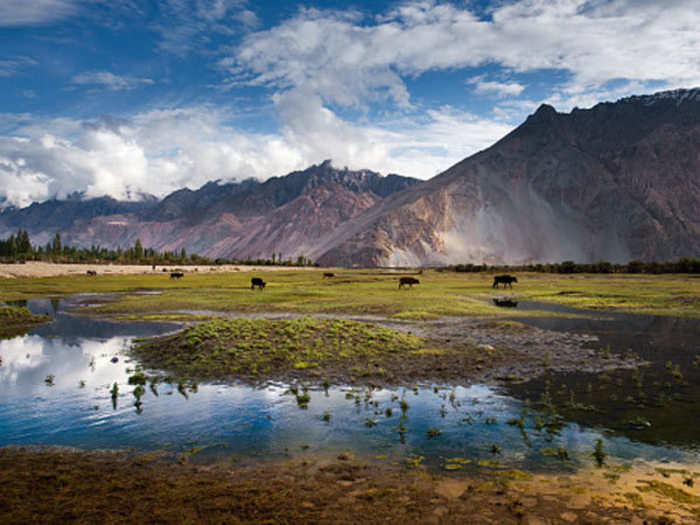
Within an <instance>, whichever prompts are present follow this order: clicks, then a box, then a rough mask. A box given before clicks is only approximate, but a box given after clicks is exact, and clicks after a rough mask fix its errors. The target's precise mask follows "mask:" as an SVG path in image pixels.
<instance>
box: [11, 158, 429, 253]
mask: <svg viewBox="0 0 700 525" xmlns="http://www.w3.org/2000/svg"><path fill="white" fill-rule="evenodd" d="M416 183H418V181H417V180H416V179H411V178H409V177H401V176H399V175H388V176H386V177H383V176H381V175H379V174H377V173H373V172H370V171H367V170H361V171H350V170H347V169H345V170H338V169H335V168H333V166H332V165H331V163H330V161H325V162H323V163H322V164H319V165H316V166H311V167H310V168H308V169H306V170H303V171H297V172H293V173H290V174H288V175H286V176H284V177H272V178H270V179H268V180H266V181H265V182H260V181H256V180H252V179H251V180H246V181H243V182H240V183H227V184H220V183H219V182H218V181H217V182H210V183H207V184H205V185H204V186H202V187H201V188H199V189H198V190H189V189H182V190H178V191H175V192H173V193H171V194H170V195H168V196H166V197H165V198H164V199H163V200H161V201H157V202H151V201H149V202H144V203H118V202H117V201H113V200H110V199H109V198H107V197H105V198H103V199H93V200H89V201H78V200H76V202H75V203H72V202H71V203H69V202H67V201H48V202H47V203H42V204H34V205H32V206H30V207H29V208H25V209H24V210H8V211H7V212H6V213H5V214H4V215H1V216H0V230H2V228H3V224H4V225H5V226H4V227H5V229H6V230H7V231H8V232H9V231H10V230H11V229H16V226H22V227H23V228H26V229H28V230H29V233H30V235H31V236H32V239H33V240H34V239H36V238H41V239H44V238H48V237H50V236H51V235H53V233H54V232H55V231H60V232H61V234H62V236H63V240H64V243H65V244H72V245H76V246H91V245H100V246H105V247H111V248H115V247H117V246H121V247H126V246H130V245H133V243H134V242H135V241H136V239H137V238H138V239H140V240H141V243H142V244H143V245H144V246H146V247H152V248H155V249H157V250H180V249H182V248H185V249H186V250H187V251H188V252H190V253H192V252H196V253H199V254H201V255H206V256H210V257H226V258H248V257H250V258H261V257H270V256H271V255H272V253H273V252H274V253H277V254H279V253H282V254H283V255H284V256H285V257H296V256H298V255H306V254H307V253H308V252H309V251H311V250H312V248H313V246H314V245H315V242H316V240H317V239H318V238H319V237H320V236H322V235H324V234H325V233H327V232H329V231H333V230H335V229H336V228H338V227H339V226H340V225H341V224H343V223H344V222H346V221H347V220H349V219H351V218H352V217H354V216H356V215H357V214H359V213H360V212H362V211H363V210H365V209H367V208H370V207H372V206H374V205H375V204H377V203H378V202H380V201H381V200H382V199H383V198H384V197H385V196H387V195H390V194H392V193H394V192H396V191H400V190H403V189H405V188H407V187H410V186H412V185H414V184H416ZM81 203H82V204H81ZM100 203H103V204H104V203H111V204H112V205H111V206H107V205H106V204H105V205H104V210H103V211H104V213H96V212H95V211H96V210H98V209H99V204H100ZM34 209H41V210H43V215H42V216H41V217H37V219H36V220H30V219H32V218H33V217H34V216H35V215H37V214H36V213H35V212H34V211H32V210H34ZM52 214H62V220H61V221H59V222H57V223H55V224H53V223H52V220H51V217H52ZM35 242H36V241H35Z"/></svg>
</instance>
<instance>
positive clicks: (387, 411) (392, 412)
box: [384, 407, 394, 417]
mask: <svg viewBox="0 0 700 525" xmlns="http://www.w3.org/2000/svg"><path fill="white" fill-rule="evenodd" d="M384 415H385V416H386V417H391V416H392V415H394V411H393V410H392V409H391V407H387V409H386V410H385V411H384Z"/></svg>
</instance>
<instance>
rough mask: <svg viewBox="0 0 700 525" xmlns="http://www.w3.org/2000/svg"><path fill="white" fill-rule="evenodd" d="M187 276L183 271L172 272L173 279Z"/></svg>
mask: <svg viewBox="0 0 700 525" xmlns="http://www.w3.org/2000/svg"><path fill="white" fill-rule="evenodd" d="M184 276H185V274H184V273H183V272H170V278H171V279H182V278H183V277H184Z"/></svg>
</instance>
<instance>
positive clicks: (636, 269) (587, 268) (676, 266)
mask: <svg viewBox="0 0 700 525" xmlns="http://www.w3.org/2000/svg"><path fill="white" fill-rule="evenodd" d="M446 269H447V270H450V271H454V272H541V273H652V274H659V273H700V259H697V258H694V257H682V258H680V259H678V260H677V261H666V262H644V261H630V262H628V263H627V264H613V263H610V262H607V261H600V262H595V263H587V264H579V263H575V262H574V261H563V262H560V263H547V264H524V265H514V266H508V265H505V266H503V265H495V266H489V265H487V264H456V265H452V266H448V267H447V268H446Z"/></svg>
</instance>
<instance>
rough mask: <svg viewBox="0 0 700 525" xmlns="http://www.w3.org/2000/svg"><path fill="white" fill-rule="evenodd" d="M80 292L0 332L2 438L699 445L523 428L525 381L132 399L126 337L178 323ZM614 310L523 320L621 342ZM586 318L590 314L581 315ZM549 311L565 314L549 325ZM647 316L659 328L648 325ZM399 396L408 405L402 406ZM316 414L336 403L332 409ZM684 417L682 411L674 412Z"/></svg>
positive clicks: (584, 454) (243, 451) (187, 391)
mask: <svg viewBox="0 0 700 525" xmlns="http://www.w3.org/2000/svg"><path fill="white" fill-rule="evenodd" d="M75 301H76V298H72V299H68V300H60V301H56V300H53V301H50V300H31V301H29V302H28V303H27V306H28V307H29V308H30V309H31V310H32V311H34V312H44V313H49V314H51V315H55V317H56V320H55V321H54V322H53V323H51V324H48V325H45V326H42V327H39V328H37V329H35V330H33V331H32V332H30V334H29V335H26V336H23V337H16V338H13V339H9V340H4V341H0V357H1V358H2V366H0V446H2V445H7V444H45V445H63V446H74V447H81V448H88V449H95V448H109V449H123V448H133V449H136V450H156V449H166V450H171V451H173V452H182V451H187V450H192V449H193V448H194V447H196V449H197V450H199V451H198V452H197V453H196V454H195V456H194V457H193V459H198V460H200V461H211V460H215V459H219V458H221V457H222V456H227V457H231V456H239V457H247V458H251V457H255V458H259V457H266V458H284V457H291V456H294V455H297V454H304V453H307V452H323V453H326V452H327V453H337V452H339V451H352V452H354V453H356V454H360V455H374V456H376V455H381V456H387V458H389V459H396V460H401V459H404V458H406V457H408V456H411V455H420V456H424V457H425V458H426V459H425V461H426V463H428V464H432V465H435V466H440V465H442V464H445V463H447V462H449V459H448V458H454V457H460V458H469V459H471V460H473V461H474V462H477V461H479V460H482V461H483V460H490V461H493V460H495V461H498V462H499V463H500V464H502V465H507V466H513V467H519V468H527V469H559V468H562V465H571V466H573V465H574V464H576V463H577V462H579V461H591V459H590V452H591V450H592V449H593V446H594V444H595V441H596V440H597V439H599V438H600V439H603V441H604V446H605V451H606V452H607V453H608V454H610V455H611V456H616V457H619V458H625V459H632V458H644V459H662V460H663V459H669V460H679V461H697V460H698V457H700V455H699V454H698V443H699V442H700V435H697V434H696V433H695V432H690V434H689V435H690V439H687V440H686V441H684V442H682V443H680V444H675V445H674V446H670V445H667V444H665V443H663V442H662V443H653V442H652V443H650V442H649V440H646V442H644V441H643V440H642V439H635V436H634V434H632V435H625V434H624V433H620V432H609V431H608V430H607V429H606V428H605V427H604V426H601V425H600V424H593V423H592V424H590V425H585V424H584V425H581V424H578V423H576V422H574V419H575V418H572V420H570V421H568V422H566V423H565V424H564V426H563V428H562V429H561V431H560V433H559V434H555V435H550V434H548V433H547V432H545V431H543V430H539V431H538V430H536V429H535V427H534V422H533V421H534V419H533V417H532V416H533V415H537V412H536V411H535V410H534V409H533V410H530V412H529V414H528V417H526V418H525V419H524V422H525V424H524V428H523V431H524V432H523V431H521V430H520V429H519V428H518V427H517V426H516V425H513V424H508V420H509V419H513V418H518V417H519V416H520V415H521V414H522V410H523V407H524V403H523V401H521V399H525V398H526V397H530V395H529V394H532V391H529V390H528V387H527V385H525V386H523V387H520V391H519V392H512V394H513V395H506V394H505V391H504V390H502V389H501V390H499V389H495V388H492V387H488V386H485V385H472V386H454V387H452V386H449V387H444V386H443V387H441V388H439V389H438V391H437V392H436V391H435V390H434V389H433V388H418V389H413V388H412V387H406V388H398V389H379V390H376V389H375V390H373V391H369V390H367V389H366V388H365V389H355V390H353V389H352V388H351V387H332V388H330V389H328V391H324V390H312V391H310V392H309V394H310V396H311V401H310V403H309V405H308V408H300V407H299V406H298V405H297V400H296V397H295V396H293V395H290V393H289V392H288V390H287V386H286V385H268V386H266V387H264V388H253V387H250V386H244V385H230V384H199V385H197V386H196V387H194V388H193V385H187V386H185V387H184V388H180V389H178V385H177V384H172V385H170V384H165V383H161V384H159V385H157V388H156V389H155V391H154V390H151V389H149V388H146V394H145V395H144V397H143V399H142V402H143V404H142V406H141V408H140V410H137V407H136V406H135V404H134V397H133V395H132V391H133V389H134V386H130V385H128V377H129V375H130V372H131V370H132V369H133V368H134V367H135V366H136V365H137V363H135V362H129V358H128V357H127V355H126V350H127V349H128V347H129V345H130V344H131V341H132V339H133V338H134V337H138V336H150V335H157V334H162V333H166V332H168V331H172V330H175V329H177V328H178V325H177V324H173V323H145V322H110V321H104V320H95V319H91V318H88V317H84V316H78V315H73V314H71V313H70V312H69V311H67V310H68V309H69V308H70V307H72V306H73V305H74V304H75ZM632 317H633V318H634V320H635V321H639V319H638V318H636V317H635V316H632ZM666 319H669V318H666ZM618 321H619V322H620V323H621V324H619V325H615V326H612V328H611V325H609V324H607V323H609V322H610V321H601V320H598V321H595V320H583V321H582V320H579V319H576V320H571V319H563V320H562V319H556V320H552V319H545V320H543V319H533V320H531V322H532V323H533V324H536V323H537V324H539V325H540V326H543V325H547V326H544V327H547V328H556V329H567V328H571V329H574V330H576V331H578V332H588V333H598V334H600V335H601V337H602V338H603V343H604V344H607V339H606V337H607V335H606V334H610V340H611V341H613V342H615V345H616V346H615V348H619V349H620V350H621V351H622V350H624V349H625V348H626V347H627V345H626V343H628V342H629V340H628V339H629V338H627V339H624V338H623V339H620V340H618V339H616V338H620V337H622V336H621V333H622V332H624V331H625V330H626V328H625V327H628V328H629V327H631V330H628V332H629V333H631V334H638V333H639V332H640V331H641V332H643V331H644V330H645V326H646V325H643V323H642V324H632V325H630V324H629V322H628V321H625V320H624V319H618ZM582 322H585V323H586V324H584V325H583V326H581V325H580V323H582ZM665 322H667V323H668V322H673V323H681V325H682V326H683V329H684V330H686V329H687V330H688V331H687V333H688V337H687V338H685V339H684V338H683V337H680V339H681V340H675V339H674V340H673V345H680V346H678V351H679V352H680V351H681V350H683V349H685V347H684V346H683V345H686V344H692V343H693V341H695V342H697V341H698V340H700V339H698V338H697V337H698V335H700V334H698V331H697V330H698V326H700V325H699V323H698V322H697V321H689V320H676V321H665ZM557 323H563V324H559V325H557V326H553V325H556V324H557ZM571 323H573V324H571ZM684 323H685V324H684ZM569 324H571V326H569ZM686 324H687V326H686ZM688 327H690V328H688ZM652 328H653V329H654V330H656V329H657V328H656V325H652ZM648 336H649V334H647V337H646V339H644V340H645V341H646V340H648V339H649V337H648ZM623 340H624V341H623ZM623 342H624V343H625V344H623ZM674 348H675V347H674ZM638 349H639V350H640V351H643V352H644V353H645V354H647V353H649V352H651V353H654V352H659V351H660V350H659V349H658V345H653V344H650V346H649V348H648V349H647V347H646V346H644V347H641V346H640V347H638ZM683 351H684V352H688V351H689V349H685V350H683ZM645 357H646V355H645ZM114 358H117V359H116V362H113V361H115V359H114ZM48 376H53V382H52V384H49V383H47V381H46V379H47V377H48ZM693 377H694V376H693ZM115 382H116V383H117V384H118V385H119V396H118V397H117V399H116V407H115V406H114V404H113V400H112V397H111V395H110V388H111V387H112V385H113V384H114V383H115ZM516 395H517V396H518V397H519V398H520V399H518V397H515V396H516ZM401 400H404V401H405V402H406V403H407V404H408V408H407V409H406V410H405V413H403V414H402V410H401ZM387 409H390V413H388V412H387ZM324 414H329V415H330V418H329V420H328V421H325V420H324ZM679 417H681V419H682V413H681V414H680V416H679ZM682 423H683V422H679V424H682ZM684 423H685V425H687V424H688V421H687V420H685V421H684ZM431 428H432V429H439V431H440V434H439V435H438V436H435V437H432V438H431V437H429V436H428V433H427V431H428V429H431ZM699 432H700V431H699ZM693 436H694V437H695V438H693ZM494 445H495V446H494ZM557 447H563V448H565V449H566V450H567V452H568V454H569V455H570V456H571V458H572V461H569V462H565V463H562V462H561V461H559V460H558V459H557V458H556V457H553V456H551V455H546V454H544V453H543V451H546V450H547V449H550V450H551V449H552V448H557Z"/></svg>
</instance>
